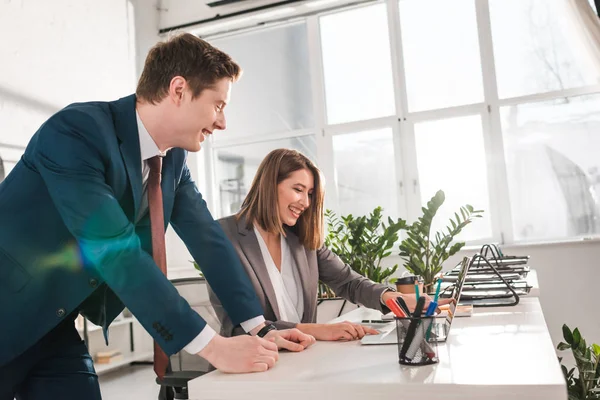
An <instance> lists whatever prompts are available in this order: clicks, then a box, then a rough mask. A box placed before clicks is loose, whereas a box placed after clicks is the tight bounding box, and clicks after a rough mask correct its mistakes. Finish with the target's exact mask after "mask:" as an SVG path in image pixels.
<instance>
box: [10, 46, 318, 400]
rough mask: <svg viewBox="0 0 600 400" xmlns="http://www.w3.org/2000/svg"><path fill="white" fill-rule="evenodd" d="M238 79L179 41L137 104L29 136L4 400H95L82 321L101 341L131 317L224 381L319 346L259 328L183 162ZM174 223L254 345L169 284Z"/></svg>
mask: <svg viewBox="0 0 600 400" xmlns="http://www.w3.org/2000/svg"><path fill="white" fill-rule="evenodd" d="M239 75H240V68H239V66H238V65H237V64H236V63H235V62H234V61H233V60H231V58H230V57H229V56H228V55H226V54H225V53H223V52H221V51H219V50H218V49H215V48H214V47H212V46H210V45H209V44H208V43H206V42H204V41H203V40H201V39H199V38H197V37H195V36H193V35H189V34H183V35H179V36H176V37H174V38H172V39H170V40H169V41H167V42H165V43H160V44H158V45H156V46H155V47H154V48H153V49H152V50H151V51H150V53H149V54H148V57H147V59H146V64H145V67H144V71H143V73H142V76H141V78H140V81H139V83H138V87H137V90H136V95H131V96H128V97H125V98H122V99H120V100H117V101H114V102H93V103H78V104H72V105H70V106H68V107H66V108H65V109H63V110H61V111H59V112H58V113H56V114H55V115H53V116H52V117H51V118H50V119H49V120H48V121H46V122H45V123H44V124H43V125H42V126H41V127H40V129H39V130H38V131H37V132H36V133H35V135H34V136H33V138H32V139H31V141H30V143H29V145H28V146H27V149H26V150H25V153H24V155H23V157H22V159H21V160H20V161H19V163H18V164H17V165H16V167H15V168H14V169H13V170H12V172H11V173H10V174H9V175H8V176H7V177H6V179H5V180H4V181H3V182H2V183H1V184H0V224H1V225H0V305H1V308H0V321H2V322H1V326H2V328H0V400H8V399H11V400H12V398H13V396H16V397H17V398H18V399H42V398H43V399H99V398H100V391H99V387H98V382H97V377H96V374H95V372H94V367H93V363H92V360H91V357H90V355H89V354H88V351H87V349H86V347H85V345H84V344H83V343H82V341H81V338H80V337H79V335H78V333H77V331H76V330H75V327H74V319H75V317H76V316H77V314H78V313H81V314H83V315H84V316H86V317H87V318H89V319H90V320H91V321H92V322H94V323H95V324H98V325H100V326H102V327H103V329H104V334H105V337H106V340H107V341H108V335H107V329H108V327H109V325H110V323H111V322H112V321H113V319H114V318H115V317H116V316H117V315H118V314H119V313H120V312H121V311H122V310H123V307H124V306H127V307H128V308H129V309H130V310H131V311H132V313H133V314H134V315H135V316H136V318H137V319H138V320H139V321H140V323H141V324H142V325H143V326H144V328H145V329H146V330H147V331H148V332H149V333H150V334H151V335H152V336H153V338H154V340H155V342H156V344H157V345H158V346H159V347H160V348H161V349H162V350H163V351H164V353H166V355H167V356H168V355H170V354H174V353H176V352H178V351H180V350H181V349H185V350H186V351H188V352H190V353H194V354H198V355H200V356H202V357H204V358H206V359H207V360H208V361H209V362H210V363H211V364H213V365H214V366H215V367H216V368H217V369H221V370H223V371H226V372H249V371H264V370H266V369H268V368H270V367H272V366H273V365H274V363H275V362H276V360H277V357H278V356H277V347H278V346H279V347H280V348H281V347H284V348H287V349H290V350H295V351H300V350H302V349H304V348H305V347H306V346H307V345H310V344H311V343H312V342H313V341H314V339H313V338H312V337H310V336H307V335H304V334H302V333H300V332H299V331H295V330H289V331H277V330H271V329H272V327H271V326H268V325H265V320H264V318H263V316H262V314H263V310H262V309H261V306H260V303H259V302H258V300H257V297H256V294H255V292H254V289H253V288H252V285H251V284H250V282H249V280H248V276H247V274H246V273H245V271H244V270H243V268H242V267H241V265H240V262H239V259H238V257H237V256H236V254H235V252H234V251H233V248H232V246H231V244H230V242H229V241H228V240H227V238H226V236H225V235H224V233H223V231H222V229H221V228H220V226H219V224H218V223H217V222H215V221H214V220H213V218H212V216H211V215H210V212H209V211H208V209H207V207H206V203H205V202H204V200H203V199H202V196H201V195H200V193H199V192H198V189H197V188H196V185H195V184H194V182H193V181H192V179H191V177H190V171H189V170H188V168H187V166H186V156H187V152H188V151H194V152H196V151H199V150H200V143H201V142H202V141H203V140H204V138H205V137H206V136H208V135H210V134H212V133H213V130H215V129H219V130H223V129H225V126H226V122H225V116H224V107H225V105H226V104H227V102H228V101H229V95H230V90H231V85H232V82H234V81H235V80H236V79H237V78H238V76H239ZM161 161H162V162H161ZM161 164H162V166H161ZM153 174H154V175H153ZM153 178H155V180H154V181H153V180H152V179H153ZM151 182H155V183H151ZM161 192H162V194H160V193H161ZM152 193H159V195H158V200H156V199H157V197H156V196H157V195H156V194H154V200H152V197H151V194H152ZM157 201H162V207H160V206H157V204H160V203H157ZM157 207H160V208H157ZM153 210H154V211H153ZM151 215H152V217H151ZM151 220H152V221H160V222H159V223H153V225H152V224H151V223H150V222H151ZM169 222H170V223H171V225H172V226H173V228H174V229H175V231H176V232H177V234H178V235H179V236H180V237H181V238H182V239H183V241H184V242H185V244H186V245H187V247H188V249H189V250H190V253H191V254H192V256H193V257H194V259H195V260H196V261H197V262H198V264H199V265H200V266H201V267H202V270H203V273H204V275H205V277H206V279H207V280H208V282H210V285H211V287H212V288H213V290H214V291H215V292H216V293H217V296H219V298H220V300H221V302H222V303H223V306H224V307H225V309H226V310H227V312H228V313H229V315H230V317H231V319H232V320H233V321H234V322H235V323H236V324H237V323H241V324H242V326H243V327H244V329H246V331H247V332H249V333H251V336H240V337H236V338H223V337H221V336H219V335H218V334H216V333H215V332H214V330H212V329H211V328H210V327H209V326H207V325H206V323H205V321H204V320H203V319H202V318H201V317H200V316H199V315H198V314H197V313H195V312H194V311H193V310H192V309H191V308H190V306H189V304H188V303H187V302H186V301H185V300H184V299H183V298H181V297H180V296H179V294H178V292H177V290H176V289H175V288H174V287H173V285H172V284H171V283H170V282H169V281H168V279H167V278H166V277H165V275H164V273H163V271H162V270H161V269H164V268H165V267H164V265H162V264H164V262H163V261H164V229H165V228H166V226H167V224H168V223H169ZM157 229H158V231H159V232H160V234H158V235H157V234H155V233H154V232H156V231H157ZM161 251H162V255H161ZM157 254H158V255H157ZM161 257H162V258H161ZM161 259H162V260H163V261H160V260H161ZM157 260H158V261H157ZM256 334H258V336H261V337H257V336H254V335H256ZM268 339H270V340H268ZM158 351H160V349H159V350H158ZM155 360H156V359H155ZM155 369H156V361H155ZM157 374H159V376H160V375H161V372H159V371H157Z"/></svg>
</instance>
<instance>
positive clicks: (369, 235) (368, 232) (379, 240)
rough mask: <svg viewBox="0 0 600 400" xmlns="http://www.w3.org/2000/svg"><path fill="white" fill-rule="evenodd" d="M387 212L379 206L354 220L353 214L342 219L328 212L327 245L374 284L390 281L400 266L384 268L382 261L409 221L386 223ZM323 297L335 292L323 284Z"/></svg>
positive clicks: (389, 252)
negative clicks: (383, 213)
mask: <svg viewBox="0 0 600 400" xmlns="http://www.w3.org/2000/svg"><path fill="white" fill-rule="evenodd" d="M382 211H383V209H382V208H381V207H376V208H375V209H374V210H373V212H371V213H370V214H369V215H368V216H360V217H354V216H353V215H352V214H349V215H347V216H341V217H338V216H337V215H336V213H334V212H333V211H331V210H326V212H325V218H326V220H327V228H328V233H327V236H326V238H325V245H326V246H327V247H328V248H329V249H330V250H331V251H333V252H334V253H335V254H337V255H338V256H339V257H340V258H341V259H342V261H343V262H344V263H346V264H348V265H349V266H350V267H351V268H352V269H353V270H354V271H356V272H358V273H359V274H361V275H363V276H366V277H367V278H369V279H371V280H372V281H374V282H379V283H383V282H387V281H388V278H389V277H390V276H391V275H392V274H393V273H394V272H395V271H396V269H397V268H398V265H394V266H392V267H384V266H382V265H381V261H382V260H383V259H384V258H385V257H387V256H389V255H390V254H392V248H393V247H394V244H395V243H396V242H397V241H398V232H399V231H400V230H401V229H404V228H406V221H405V220H403V219H401V218H398V220H397V221H394V220H393V219H392V218H389V217H388V223H387V224H386V223H384V222H383V215H382ZM319 294H320V296H322V297H331V296H332V295H334V294H333V292H332V291H331V289H329V288H327V287H326V285H324V284H322V283H321V284H320V285H319Z"/></svg>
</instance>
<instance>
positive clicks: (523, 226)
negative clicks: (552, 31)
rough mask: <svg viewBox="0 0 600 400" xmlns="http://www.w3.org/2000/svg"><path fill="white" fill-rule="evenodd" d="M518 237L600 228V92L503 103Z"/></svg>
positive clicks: (548, 236) (598, 230)
mask: <svg viewBox="0 0 600 400" xmlns="http://www.w3.org/2000/svg"><path fill="white" fill-rule="evenodd" d="M501 117H502V131H503V139H504V153H505V157H506V170H507V175H508V189H509V193H510V203H511V206H512V216H513V235H514V237H515V239H517V240H539V239H555V238H568V237H573V236H582V235H586V236H589V235H593V234H598V233H600V158H598V151H597V150H598V149H600V135H599V132H600V95H592V96H581V97H574V98H561V99H556V100H552V101H548V102H541V103H532V104H521V105H516V106H506V107H502V109H501Z"/></svg>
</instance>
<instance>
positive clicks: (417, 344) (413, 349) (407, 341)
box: [396, 316, 439, 365]
mask: <svg viewBox="0 0 600 400" xmlns="http://www.w3.org/2000/svg"><path fill="white" fill-rule="evenodd" d="M438 329H439V325H437V324H436V322H435V317H433V316H432V317H421V318H413V317H409V318H396V333H397V335H398V357H399V362H400V364H402V365H429V364H435V363H437V362H438V361H439V358H438V350H437V335H438Z"/></svg>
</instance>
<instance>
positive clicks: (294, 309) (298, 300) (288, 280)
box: [254, 226, 304, 323]
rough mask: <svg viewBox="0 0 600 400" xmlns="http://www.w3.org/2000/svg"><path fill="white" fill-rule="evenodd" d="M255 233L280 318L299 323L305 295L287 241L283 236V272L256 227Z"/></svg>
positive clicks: (302, 312)
mask: <svg viewBox="0 0 600 400" xmlns="http://www.w3.org/2000/svg"><path fill="white" fill-rule="evenodd" d="M254 233H255V234H256V239H257V240H258V245H259V246H260V252H261V253H262V256H263V260H264V261H265V265H266V267H267V271H268V273H269V279H270V280H271V285H272V286H273V290H274V291H275V297H276V299H277V305H278V307H279V310H278V311H279V317H280V318H281V320H282V321H288V322H294V323H299V322H300V321H301V320H302V314H304V295H303V294H302V287H301V281H300V274H299V272H298V265H297V264H296V260H294V257H292V252H291V250H290V247H289V246H288V243H287V240H286V239H285V237H284V236H283V235H280V237H281V272H279V270H278V269H277V266H276V265H275V262H274V261H273V257H271V253H269V249H268V248H267V244H266V243H265V241H264V239H263V237H262V235H261V234H260V232H259V231H258V229H256V226H255V227H254Z"/></svg>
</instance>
